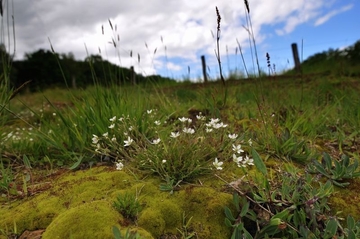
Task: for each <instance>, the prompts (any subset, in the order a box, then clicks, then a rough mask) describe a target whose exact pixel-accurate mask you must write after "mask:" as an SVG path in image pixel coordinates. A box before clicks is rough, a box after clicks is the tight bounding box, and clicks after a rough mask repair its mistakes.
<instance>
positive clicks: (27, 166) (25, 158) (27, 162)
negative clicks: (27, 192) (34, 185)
mask: <svg viewBox="0 0 360 239" xmlns="http://www.w3.org/2000/svg"><path fill="white" fill-rule="evenodd" d="M23 161H24V164H25V167H26V168H28V169H29V168H31V164H30V160H29V158H28V156H26V154H24V155H23Z"/></svg>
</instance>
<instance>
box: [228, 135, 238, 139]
mask: <svg viewBox="0 0 360 239" xmlns="http://www.w3.org/2000/svg"><path fill="white" fill-rule="evenodd" d="M228 136H229V138H230V139H236V138H237V137H238V135H237V134H229V135H228Z"/></svg>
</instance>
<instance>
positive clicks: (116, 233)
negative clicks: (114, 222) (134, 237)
mask: <svg viewBox="0 0 360 239" xmlns="http://www.w3.org/2000/svg"><path fill="white" fill-rule="evenodd" d="M112 232H113V234H114V237H115V239H121V238H122V237H121V232H120V230H119V228H117V227H116V226H113V227H112Z"/></svg>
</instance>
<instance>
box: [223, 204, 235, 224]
mask: <svg viewBox="0 0 360 239" xmlns="http://www.w3.org/2000/svg"><path fill="white" fill-rule="evenodd" d="M225 215H226V218H228V219H229V220H230V221H232V222H234V221H235V220H236V219H235V217H234V216H233V215H232V213H231V211H230V209H229V208H228V207H225Z"/></svg>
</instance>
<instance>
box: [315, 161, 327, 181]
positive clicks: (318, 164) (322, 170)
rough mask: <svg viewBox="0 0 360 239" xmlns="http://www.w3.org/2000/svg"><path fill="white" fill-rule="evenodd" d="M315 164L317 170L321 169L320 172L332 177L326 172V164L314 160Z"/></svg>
mask: <svg viewBox="0 0 360 239" xmlns="http://www.w3.org/2000/svg"><path fill="white" fill-rule="evenodd" d="M313 163H314V166H315V168H316V170H317V171H319V173H321V174H323V175H324V176H326V177H328V178H330V177H331V176H330V175H329V174H328V173H327V172H326V170H325V169H324V166H323V165H322V164H321V163H319V162H318V161H316V160H314V161H313Z"/></svg>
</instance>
